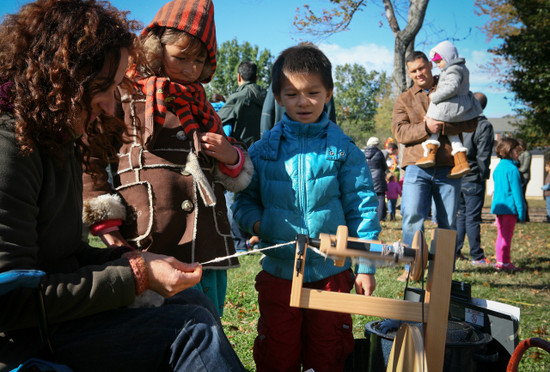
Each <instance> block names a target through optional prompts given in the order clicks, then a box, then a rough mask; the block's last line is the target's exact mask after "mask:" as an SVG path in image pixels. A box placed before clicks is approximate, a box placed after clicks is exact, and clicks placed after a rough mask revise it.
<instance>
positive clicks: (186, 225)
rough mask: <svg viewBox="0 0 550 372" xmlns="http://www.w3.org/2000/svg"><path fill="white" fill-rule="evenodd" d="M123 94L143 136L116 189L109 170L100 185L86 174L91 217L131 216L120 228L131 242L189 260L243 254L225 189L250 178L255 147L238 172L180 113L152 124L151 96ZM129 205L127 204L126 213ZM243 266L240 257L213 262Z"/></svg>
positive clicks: (125, 153) (123, 161)
mask: <svg viewBox="0 0 550 372" xmlns="http://www.w3.org/2000/svg"><path fill="white" fill-rule="evenodd" d="M121 95H122V99H121V101H122V102H121V109H122V110H121V111H122V115H123V117H124V121H125V123H126V124H127V127H128V129H129V133H130V134H134V133H135V134H136V136H135V137H133V138H132V139H131V143H129V144H125V145H122V146H121V147H120V149H119V154H118V155H119V156H118V163H117V164H116V165H115V168H116V176H115V180H114V185H115V190H112V189H111V186H110V184H109V183H108V182H107V172H106V171H105V173H104V174H103V173H102V174H98V175H97V176H98V182H96V183H94V182H93V180H92V178H91V176H90V175H89V174H84V178H83V183H84V215H83V219H84V222H86V223H87V224H89V225H92V224H94V223H96V222H99V221H102V220H106V219H113V218H123V219H124V222H123V225H122V227H121V229H120V230H121V233H122V235H123V236H124V237H125V239H126V240H127V241H128V242H130V243H131V244H133V245H135V246H136V247H138V248H139V249H143V250H148V251H151V252H155V253H162V254H166V255H170V256H174V257H176V258H177V259H179V260H180V261H183V262H205V261H208V260H210V259H213V258H216V257H223V256H227V255H230V254H233V253H235V248H234V245H233V239H232V236H231V229H230V225H229V221H228V218H227V207H226V203H225V197H224V190H225V189H227V190H230V191H234V192H237V191H240V190H242V189H244V188H245V187H246V186H247V185H248V183H249V182H250V178H251V177H252V172H253V168H252V163H251V162H250V159H249V157H248V153H247V152H246V151H244V150H243V153H244V155H245V164H244V166H243V169H242V171H241V173H240V174H239V176H237V177H236V178H231V177H229V176H227V175H225V174H223V173H221V172H220V171H219V166H218V163H217V162H216V161H214V160H213V159H212V158H210V157H207V156H205V155H203V154H201V153H200V150H199V151H194V149H196V148H198V147H197V146H200V145H199V144H198V142H197V141H194V140H193V138H187V136H186V135H185V132H184V131H183V129H182V128H181V125H180V123H179V121H178V119H177V117H176V116H175V115H174V114H172V113H171V112H168V113H167V115H166V122H165V124H164V126H160V125H158V124H155V125H154V127H153V128H149V127H147V125H146V124H145V120H144V109H145V97H144V96H135V95H132V96H130V95H128V94H125V93H124V92H122V94H121ZM121 117H122V116H121ZM196 153H198V154H199V155H198V156H196V155H195V154H196ZM98 161H99V160H98ZM102 165H103V164H102ZM104 165H105V166H106V165H107V164H104ZM101 168H102V169H103V168H105V167H103V166H102V167H101ZM118 196H120V197H121V198H122V204H121V200H120V199H118V200H117V197H118ZM122 205H124V206H125V207H126V208H123V209H122V211H121V210H120V207H121V206H122ZM124 214H126V216H124ZM236 266H238V260H237V259H230V260H225V261H222V262H218V263H215V264H211V265H207V267H208V268H211V269H216V268H217V269H227V268H230V267H236Z"/></svg>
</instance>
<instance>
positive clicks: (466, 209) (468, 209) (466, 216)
mask: <svg viewBox="0 0 550 372" xmlns="http://www.w3.org/2000/svg"><path fill="white" fill-rule="evenodd" d="M484 201H485V183H483V184H479V183H472V182H466V183H463V184H462V187H461V192H460V197H459V202H458V216H457V218H456V254H457V255H458V254H459V253H460V250H461V249H462V246H463V245H464V238H465V237H466V236H467V237H468V242H469V243H470V256H472V260H480V259H482V258H484V257H485V255H484V253H483V249H481V235H480V230H481V228H480V225H481V210H482V209H483V202H484Z"/></svg>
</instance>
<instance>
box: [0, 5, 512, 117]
mask: <svg viewBox="0 0 550 372" xmlns="http://www.w3.org/2000/svg"><path fill="white" fill-rule="evenodd" d="M27 2H29V1H28V0H0V15H3V14H5V13H12V12H15V11H17V10H18V8H19V7H20V6H21V5H22V4H24V3H27ZM111 3H112V4H113V5H114V6H116V7H118V8H120V9H124V10H129V11H130V12H131V17H132V18H135V19H137V20H139V21H141V22H142V23H144V24H147V23H148V22H149V21H150V20H151V19H152V18H153V17H154V15H155V13H156V12H157V10H158V9H159V8H160V6H161V5H162V4H164V2H161V1H153V0H111ZM304 3H307V4H309V5H310V6H311V7H312V8H313V9H321V8H322V7H323V6H325V7H326V6H327V5H328V0H310V1H307V0H214V8H215V19H216V30H217V38H218V44H221V43H223V42H224V41H226V40H232V39H234V38H237V40H238V41H239V43H243V42H245V41H248V42H250V43H251V44H253V45H258V46H259V47H260V49H268V50H270V51H271V53H272V54H273V55H274V56H277V55H278V54H279V53H280V52H281V51H282V50H283V49H285V48H287V47H289V46H291V45H294V44H296V43H297V42H299V41H301V40H311V39H312V37H311V36H309V35H305V34H297V33H296V31H295V30H294V28H293V26H292V22H293V20H294V16H295V14H296V8H297V7H298V6H300V5H302V4H304ZM405 16H406V14H405ZM487 20H488V18H487V17H480V16H477V15H475V13H474V0H456V1H445V0H431V1H430V3H429V4H428V9H427V12H426V17H425V19H424V25H423V29H422V30H421V32H420V33H419V35H418V36H417V38H416V49H419V50H422V51H424V52H425V53H426V54H428V53H429V51H430V49H431V48H432V47H433V46H435V45H436V44H437V43H439V42H440V41H443V40H447V39H451V38H452V39H453V43H454V44H455V45H456V47H457V49H458V52H459V54H460V56H461V57H464V58H466V64H467V66H468V68H469V69H470V89H471V90H472V91H482V92H484V93H486V94H487V96H488V99H489V103H488V105H487V108H486V109H485V114H486V115H487V116H488V117H490V118H491V117H502V116H504V115H513V114H514V111H513V108H514V106H513V102H512V100H511V98H513V95H512V94H511V93H508V92H506V90H505V89H504V88H503V87H502V86H500V85H498V83H497V82H496V81H497V77H496V76H494V75H492V74H490V73H487V72H484V71H482V70H481V69H480V66H482V65H487V63H488V61H489V60H490V58H491V56H490V54H489V53H488V52H487V50H488V49H489V48H491V47H494V46H495V45H497V44H496V43H497V41H495V40H493V41H491V42H488V41H487V40H486V36H485V34H484V33H483V32H481V31H480V29H479V27H481V26H482V25H483V24H485V23H486V22H487ZM400 26H401V27H404V22H403V21H402V20H400ZM315 43H316V44H318V45H319V47H320V48H321V49H322V50H323V51H324V52H325V53H326V54H327V56H328V57H329V58H330V60H331V62H332V64H333V65H339V64H344V63H358V64H361V65H364V66H365V67H366V69H367V70H377V71H386V72H388V73H390V74H391V72H392V67H393V46H394V37H393V34H392V32H391V30H390V28H389V26H388V25H387V21H386V19H385V16H384V9H383V7H382V2H381V1H374V0H373V1H370V2H369V3H368V5H367V7H366V8H365V9H364V10H363V11H362V12H361V13H359V14H357V15H356V17H355V18H354V20H353V21H352V23H351V25H350V31H347V32H342V33H339V34H336V35H333V36H331V37H330V38H328V39H325V40H322V41H317V40H315ZM434 72H435V73H439V70H438V69H437V67H435V70H434Z"/></svg>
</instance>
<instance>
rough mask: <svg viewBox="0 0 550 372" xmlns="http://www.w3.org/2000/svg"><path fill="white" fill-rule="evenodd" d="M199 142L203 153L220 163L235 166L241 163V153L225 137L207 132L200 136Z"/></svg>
mask: <svg viewBox="0 0 550 372" xmlns="http://www.w3.org/2000/svg"><path fill="white" fill-rule="evenodd" d="M199 140H200V141H201V147H202V151H204V153H205V154H206V155H208V156H211V157H213V158H214V159H216V160H218V161H219V162H221V163H224V164H227V165H234V164H236V163H237V162H238V161H239V153H238V152H237V150H236V149H235V148H234V147H233V145H232V144H230V143H229V141H228V140H227V138H226V137H225V136H224V135H222V134H218V133H212V132H206V133H201V134H199Z"/></svg>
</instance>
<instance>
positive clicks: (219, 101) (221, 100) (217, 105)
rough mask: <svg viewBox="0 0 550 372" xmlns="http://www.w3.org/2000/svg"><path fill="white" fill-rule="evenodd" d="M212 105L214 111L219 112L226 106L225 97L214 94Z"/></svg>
mask: <svg viewBox="0 0 550 372" xmlns="http://www.w3.org/2000/svg"><path fill="white" fill-rule="evenodd" d="M210 103H211V104H212V107H214V111H216V112H218V111H220V109H221V108H222V107H223V106H224V105H225V97H224V96H223V95H222V94H220V93H214V94H212V96H211V97H210Z"/></svg>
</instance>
